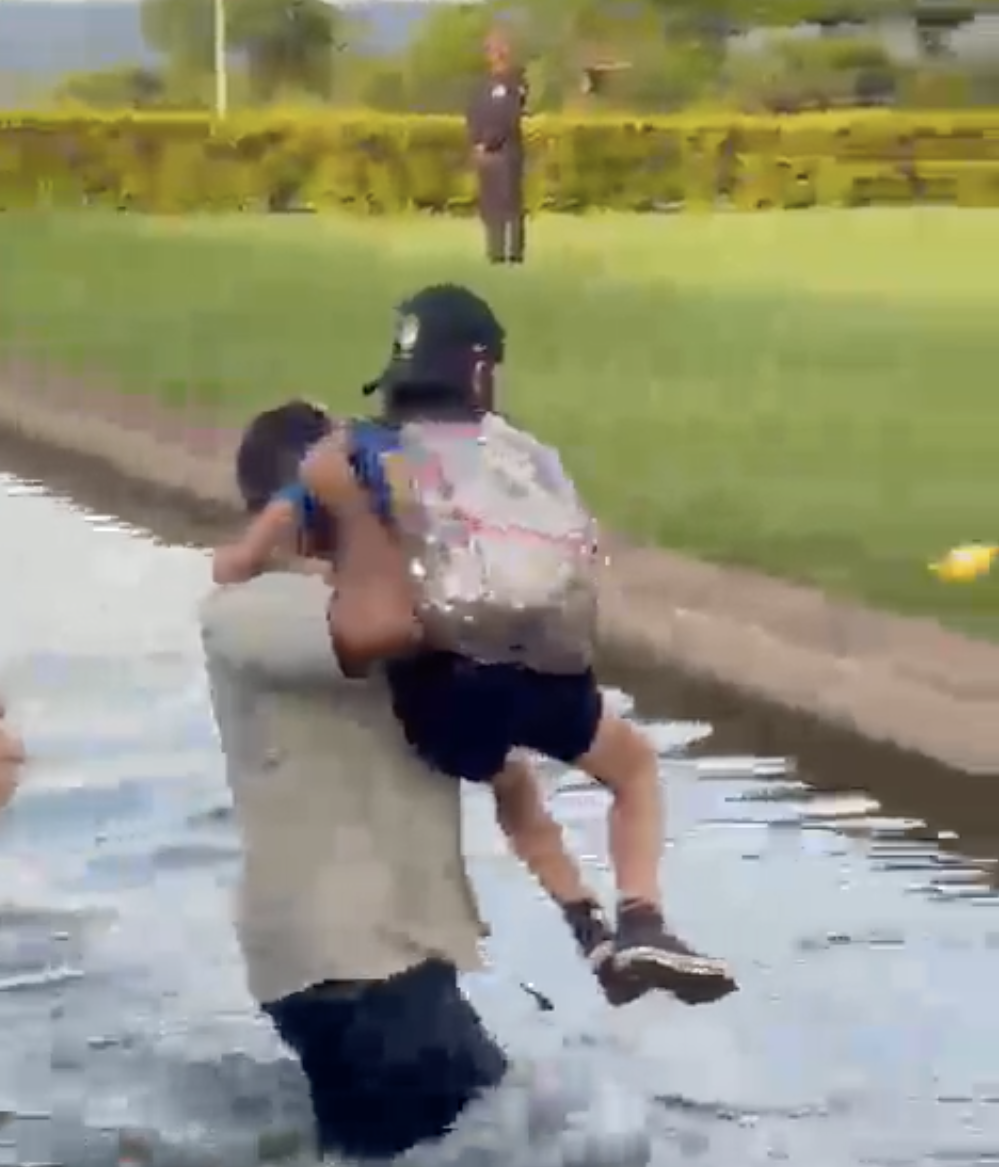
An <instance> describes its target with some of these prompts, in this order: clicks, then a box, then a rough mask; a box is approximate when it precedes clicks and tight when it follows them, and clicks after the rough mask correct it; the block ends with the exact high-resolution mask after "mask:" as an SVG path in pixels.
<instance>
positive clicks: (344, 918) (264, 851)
mask: <svg viewBox="0 0 999 1167" xmlns="http://www.w3.org/2000/svg"><path fill="white" fill-rule="evenodd" d="M326 596H328V591H327V589H326V588H325V585H323V584H322V583H321V581H319V580H318V579H314V578H307V577H300V576H295V575H291V574H286V573H272V574H269V575H265V576H263V577H261V578H260V579H257V580H254V581H252V582H251V583H248V584H241V585H238V586H236V587H232V588H221V589H218V590H217V591H215V592H214V593H213V594H212V595H211V596H210V597H209V598H208V599H207V601H206V602H205V605H204V608H203V611H202V627H203V636H204V642H205V649H206V655H207V662H208V671H209V677H210V681H211V686H212V694H213V702H214V705H215V711H216V717H217V721H218V723H219V732H220V735H221V737H222V745H223V749H224V751H225V754H226V759H227V764H228V775H229V782H230V785H231V787H232V792H233V799H234V803H235V811H236V815H237V817H238V819H239V825H240V830H241V834H242V838H243V844H244V872H243V881H242V886H241V891H240V902H239V909H238V926H239V932H240V939H241V942H242V945H243V948H244V951H245V954H246V961H247V966H248V973H249V981H250V989H251V992H252V993H253V994H254V996H256V997H257V999H258V1000H261V1001H270V1000H275V999H277V998H280V997H285V996H287V995H289V994H292V993H296V992H298V991H300V990H302V989H305V988H307V987H308V986H310V985H315V984H318V983H321V982H324V981H328V980H354V979H357V980H372V979H377V978H381V977H386V976H390V975H392V974H394V973H396V972H399V971H401V970H403V969H405V968H408V967H411V966H412V965H413V964H415V963H416V962H418V961H420V960H423V959H424V958H426V957H427V956H432V955H440V956H443V957H444V958H445V959H447V960H450V961H453V962H454V963H455V964H457V965H458V966H459V967H460V968H474V967H475V966H476V965H477V963H478V939H479V936H480V935H481V930H482V928H481V922H480V920H479V917H478V914H477V911H476V906H475V900H474V896H473V893H472V890H471V887H470V885H469V883H468V880H467V877H466V876H465V874H464V866H463V862H462V855H461V840H460V831H461V809H460V799H459V795H458V791H457V789H456V788H455V787H454V786H453V784H451V783H449V782H446V781H442V780H441V779H440V778H439V776H437V775H434V774H433V773H431V772H430V771H429V770H428V769H427V768H426V767H425V766H424V765H423V764H422V763H420V762H419V761H418V760H416V759H415V758H413V757H412V756H411V755H410V752H409V751H408V749H407V747H406V745H405V743H404V742H403V741H402V740H401V735H400V731H399V729H398V727H397V726H396V724H395V721H394V718H393V717H392V714H391V710H390V708H389V704H388V701H387V700H386V696H385V693H384V690H382V688H381V686H380V683H379V682H378V681H374V680H371V681H357V682H351V681H347V680H345V679H344V678H343V677H342V675H341V674H340V672H339V670H338V668H337V666H336V663H335V661H334V659H333V656H332V652H331V650H330V648H329V642H328V635H327V629H326V626H325V621H324V620H323V619H322V616H321V614H322V613H323V612H324V611H325V597H326ZM345 888H349V889H350V892H349V894H345V893H344V889H345Z"/></svg>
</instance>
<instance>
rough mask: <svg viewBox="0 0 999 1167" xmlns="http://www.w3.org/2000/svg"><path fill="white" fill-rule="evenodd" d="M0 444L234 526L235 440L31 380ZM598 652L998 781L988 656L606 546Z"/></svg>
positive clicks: (928, 627)
mask: <svg viewBox="0 0 999 1167" xmlns="http://www.w3.org/2000/svg"><path fill="white" fill-rule="evenodd" d="M0 430H3V431H5V432H6V433H7V434H8V435H10V434H16V435H18V436H19V437H20V438H22V439H26V440H28V441H30V442H32V443H36V444H37V446H38V447H39V454H40V456H41V455H43V454H44V455H46V456H48V457H51V455H52V454H53V452H55V451H64V452H65V453H67V454H73V455H77V456H81V455H82V456H84V457H85V458H88V459H91V460H92V461H93V465H94V472H95V473H102V472H103V473H104V474H107V472H108V470H111V471H113V472H114V473H115V474H116V475H118V476H120V477H121V479H122V485H123V487H124V485H125V484H126V483H128V484H130V485H131V486H134V487H135V488H136V489H139V488H142V489H146V490H149V489H153V490H155V491H156V492H157V493H158V494H159V495H160V496H161V497H162V498H163V499H166V500H168V501H170V502H171V504H172V505H175V506H182V507H185V508H187V509H191V508H193V509H195V510H197V511H199V512H201V513H202V514H204V513H205V512H210V513H211V514H212V515H214V516H216V517H217V518H220V519H221V518H228V517H230V516H232V517H235V514H236V500H235V495H234V490H233V485H232V482H231V477H230V466H231V454H232V448H233V438H232V433H231V431H225V430H220V429H218V428H211V427H205V426H202V425H197V424H194V422H193V421H191V420H189V419H185V418H184V416H183V415H182V414H180V413H179V412H176V411H172V410H167V409H165V408H163V407H157V406H156V404H155V403H153V402H149V401H146V400H144V399H142V398H138V397H126V396H122V395H119V394H116V393H114V392H113V391H110V390H108V389H106V388H104V387H101V386H89V385H86V386H85V385H81V384H80V383H79V382H77V381H73V380H70V379H67V378H65V377H61V376H59V375H58V374H55V373H52V372H45V371H42V370H39V369H38V368H37V367H31V368H28V367H15V366H11V365H8V366H6V367H5V368H4V369H3V371H2V375H0ZM603 614H604V619H603V624H604V627H603V638H604V647H605V650H606V652H607V654H608V656H609V657H611V658H614V659H616V660H617V661H620V662H627V663H628V664H629V666H632V667H633V666H635V665H640V666H643V667H652V668H655V667H657V666H660V667H661V666H664V665H665V666H670V667H673V668H677V667H679V668H681V669H683V670H686V671H689V672H691V673H694V674H699V675H703V676H708V677H710V678H712V679H714V680H717V681H720V682H722V683H724V684H726V685H730V686H733V687H735V688H737V689H741V690H744V691H745V692H747V693H749V694H751V695H754V696H757V697H764V698H766V699H768V700H770V701H773V702H776V703H778V704H781V705H783V706H786V707H788V708H792V709H796V710H799V711H803V712H807V713H809V714H812V715H815V716H817V717H819V718H820V719H822V720H824V721H827V722H830V723H832V724H835V725H837V726H840V727H843V728H845V729H848V730H851V731H853V732H856V733H857V734H859V735H861V736H863V737H866V738H869V739H871V740H876V741H888V742H891V743H893V744H894V745H897V746H900V747H902V748H904V749H908V750H912V751H914V752H917V753H920V754H923V755H925V756H926V757H929V758H932V759H933V760H935V761H937V762H941V763H943V764H944V765H946V766H949V767H952V768H954V769H958V770H963V771H967V772H972V773H994V772H999V646H994V645H990V644H984V643H979V642H977V641H973V640H970V639H968V638H966V637H963V636H960V635H958V634H956V633H952V632H948V631H946V630H944V629H943V628H941V627H940V626H939V625H937V624H935V623H933V622H931V621H923V620H913V619H908V618H901V617H895V616H889V615H884V614H880V613H876V612H872V611H869V610H866V609H863V608H860V607H854V606H850V605H846V604H840V603H833V602H832V601H830V600H829V599H828V598H827V597H826V596H825V595H824V594H823V593H821V592H819V591H816V590H814V589H811V588H803V587H797V586H793V585H790V584H785V583H782V582H779V581H776V580H773V579H770V578H768V577H765V576H761V575H758V574H756V573H752V572H748V571H738V570H734V569H728V568H724V569H723V568H717V567H712V566H710V565H707V564H702V563H697V562H694V561H692V560H689V559H685V558H683V557H682V556H678V555H674V554H672V553H670V552H667V551H662V550H658V549H647V548H635V547H631V546H628V545H627V544H625V543H624V542H621V541H615V543H614V545H613V547H612V562H611V566H610V568H609V569H608V572H607V575H606V579H605V585H604V602H603Z"/></svg>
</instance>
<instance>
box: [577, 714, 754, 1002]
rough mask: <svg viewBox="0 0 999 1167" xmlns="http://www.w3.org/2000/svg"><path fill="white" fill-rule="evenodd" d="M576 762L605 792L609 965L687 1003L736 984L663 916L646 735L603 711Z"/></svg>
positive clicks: (655, 793)
mask: <svg viewBox="0 0 999 1167" xmlns="http://www.w3.org/2000/svg"><path fill="white" fill-rule="evenodd" d="M576 765H577V766H578V767H579V768H580V769H581V770H583V771H585V772H586V773H587V774H589V775H591V776H592V777H593V778H596V779H597V780H598V781H599V782H601V783H602V784H603V785H604V786H606V787H607V788H608V789H609V790H610V792H611V795H612V796H613V804H612V807H611V812H610V823H609V845H610V852H611V861H612V863H613V865H614V873H615V876H616V879H617V887H618V895H619V900H620V902H619V908H618V928H617V937H616V954H615V958H614V963H615V966H616V968H617V970H618V971H619V972H620V973H621V974H622V976H623V977H624V978H625V980H628V979H630V980H631V981H633V983H634V986H635V988H636V990H637V989H638V988H639V986H641V991H646V990H648V989H649V988H661V989H666V990H667V991H669V992H672V993H674V994H675V995H676V996H677V997H679V998H680V999H681V1000H682V1001H685V1002H687V1003H688V1004H701V1003H707V1002H710V1001H716V1000H718V999H720V998H721V997H724V996H727V995H728V994H729V993H731V992H733V991H734V990H735V989H736V987H737V986H736V983H735V980H734V979H733V977H732V975H731V973H730V972H729V970H728V968H727V966H726V965H725V964H724V962H723V961H720V960H715V959H713V958H710V957H704V956H701V955H700V954H699V953H697V952H695V951H694V950H693V949H692V948H690V947H689V946H688V945H687V944H685V943H684V942H683V941H682V940H680V939H679V938H678V937H676V936H674V935H673V933H672V932H671V931H670V930H669V929H668V928H667V927H666V925H665V923H664V920H663V914H662V906H661V895H660V891H659V865H660V861H661V859H662V854H663V848H664V843H665V838H666V834H665V830H664V810H663V797H662V792H661V789H660V785H659V767H658V761H657V758H656V753H655V750H654V749H653V748H652V744H651V742H649V740H648V739H647V738H646V736H645V735H644V734H643V733H642V732H641V730H639V729H638V728H637V727H636V726H634V725H632V724H631V723H630V722H627V721H625V720H624V719H623V718H621V717H616V716H614V715H613V714H608V713H605V714H604V715H603V717H602V718H601V721H600V726H599V728H598V730H597V734H596V737H595V739H594V741H593V744H592V746H591V747H590V749H589V751H588V752H587V753H586V754H585V755H584V756H583V757H582V758H580V759H578V761H577V762H576ZM635 995H637V993H636V994H635Z"/></svg>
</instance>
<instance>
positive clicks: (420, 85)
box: [383, 3, 495, 112]
mask: <svg viewBox="0 0 999 1167" xmlns="http://www.w3.org/2000/svg"><path fill="white" fill-rule="evenodd" d="M427 8H428V12H427V15H426V16H425V17H423V19H422V20H421V21H420V22H419V24H418V25H417V26H416V29H415V33H414V35H413V38H412V40H411V41H410V43H409V46H408V47H407V48H406V50H405V51H404V52H403V53H402V55H401V62H400V63H401V68H402V83H403V88H404V93H405V98H406V101H407V103H408V104H409V106H410V108H412V109H413V110H415V111H423V112H438V111H452V110H460V109H462V108H463V107H464V105H465V102H466V101H467V100H468V90H469V86H470V85H471V83H472V80H473V78H475V77H477V76H480V75H481V73H482V69H483V63H484V55H483V45H484V42H485V37H486V33H487V32H488V31H489V28H490V26H491V24H492V23H493V21H494V20H495V11H494V9H493V8H492V6H491V5H489V4H479V3H475V4H434V5H428V6H427ZM383 84H384V82H383Z"/></svg>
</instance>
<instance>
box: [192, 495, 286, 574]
mask: <svg viewBox="0 0 999 1167" xmlns="http://www.w3.org/2000/svg"><path fill="white" fill-rule="evenodd" d="M298 527H299V516H298V511H297V509H296V507H295V504H294V502H293V501H292V500H291V499H285V498H278V499H275V500H274V501H273V502H270V503H268V504H267V506H265V507H264V509H263V510H262V511H261V512H260V513H259V514H258V515H255V516H254V517H253V518H252V519H251V520H250V523H249V525H248V526H247V528H246V530H245V531H244V532H243V535H242V536H241V538H240V539H238V540H237V541H236V542H235V543H229V544H227V545H226V546H223V547H217V548H216V549H215V552H214V554H213V556H212V578H213V580H214V581H215V583H217V584H234V583H245V582H246V581H247V580H250V579H253V578H254V577H255V576H257V575H259V574H260V573H261V572H262V571H264V570H265V568H267V567H269V566H272V565H273V563H274V560H275V558H276V556H277V555H279V554H280V553H281V552H282V551H283V552H285V554H286V555H287V556H291V555H293V554H294V549H295V543H296V536H297V533H298Z"/></svg>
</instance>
